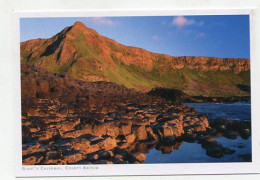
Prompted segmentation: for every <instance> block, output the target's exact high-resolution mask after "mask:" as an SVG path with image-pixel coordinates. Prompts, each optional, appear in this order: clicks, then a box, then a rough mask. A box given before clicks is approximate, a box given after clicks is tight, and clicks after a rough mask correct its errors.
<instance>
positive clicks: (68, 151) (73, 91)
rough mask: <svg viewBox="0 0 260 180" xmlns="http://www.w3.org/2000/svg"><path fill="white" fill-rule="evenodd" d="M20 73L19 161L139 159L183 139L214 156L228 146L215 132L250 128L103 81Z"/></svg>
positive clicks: (231, 133)
mask: <svg viewBox="0 0 260 180" xmlns="http://www.w3.org/2000/svg"><path fill="white" fill-rule="evenodd" d="M36 77H37V78H36ZM21 78H22V155H23V165H34V164H35V165H36V164H38V165H40V164H46V165H57V164H60V165H62V164H122V163H143V162H144V161H145V160H146V155H145V153H147V152H149V151H150V150H151V149H153V148H156V149H157V150H161V151H162V152H163V153H170V152H172V151H173V150H174V149H178V148H179V147H180V146H181V144H182V143H183V142H184V141H188V142H189V141H191V142H197V143H199V144H201V146H202V148H204V149H206V153H207V155H208V156H211V157H215V158H220V157H222V156H223V155H225V154H233V153H234V151H233V150H232V149H227V148H225V147H222V146H221V145H219V144H218V143H217V142H216V141H215V138H216V137H219V136H225V137H227V138H231V139H233V138H236V137H237V136H241V137H243V138H248V137H249V136H250V134H251V124H250V122H242V121H230V120H227V119H217V120H209V119H208V117H207V116H205V115H201V114H198V113H197V112H196V111H195V109H193V108H189V107H187V106H184V105H177V104H174V103H173V102H172V101H169V100H165V99H163V98H161V97H156V96H149V95H147V94H144V93H140V92H137V91H135V90H133V89H128V88H125V87H124V86H120V85H117V84H115V83H111V82H83V81H78V80H74V79H72V78H70V77H67V76H62V75H57V74H51V73H48V72H46V71H45V70H43V69H41V68H37V67H31V66H27V65H22V77H21ZM247 159H248V158H247Z"/></svg>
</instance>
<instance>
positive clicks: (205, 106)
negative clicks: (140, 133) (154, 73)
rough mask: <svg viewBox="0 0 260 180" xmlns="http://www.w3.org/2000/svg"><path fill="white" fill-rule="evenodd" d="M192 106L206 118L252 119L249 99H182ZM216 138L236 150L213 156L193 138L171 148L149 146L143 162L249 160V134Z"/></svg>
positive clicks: (225, 145)
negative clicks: (221, 155)
mask: <svg viewBox="0 0 260 180" xmlns="http://www.w3.org/2000/svg"><path fill="white" fill-rule="evenodd" d="M185 105H186V106H189V107H193V108H195V109H196V110H197V112H199V113H203V114H207V115H208V117H209V118H211V119H216V118H229V119H230V120H244V121H251V103H250V102H240V103H234V104H226V103H185ZM216 141H217V142H218V143H219V144H221V145H222V146H223V147H225V148H229V149H232V150H235V153H234V154H232V155H224V156H223V157H221V158H213V157H209V156H207V155H206V150H205V149H203V148H202V146H201V145H200V144H198V143H196V142H194V143H190V142H181V144H180V145H179V146H177V147H174V148H172V149H171V150H170V151H162V150H157V149H156V148H154V149H152V150H151V151H149V152H148V153H146V161H145V162H144V163H146V164H149V163H209V162H250V161H251V159H250V158H251V154H252V149H251V147H252V143H251V137H249V138H248V139H242V138H241V137H238V138H236V139H228V138H225V137H223V136H221V137H218V138H216Z"/></svg>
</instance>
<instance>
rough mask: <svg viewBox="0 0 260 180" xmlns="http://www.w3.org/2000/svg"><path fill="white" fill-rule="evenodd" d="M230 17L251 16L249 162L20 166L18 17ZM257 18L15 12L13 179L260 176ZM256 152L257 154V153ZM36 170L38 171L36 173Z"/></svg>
mask: <svg viewBox="0 0 260 180" xmlns="http://www.w3.org/2000/svg"><path fill="white" fill-rule="evenodd" d="M221 14H225V15H232V14H250V47H251V48H250V49H251V54H250V56H251V58H250V59H251V89H252V93H251V97H252V106H251V107H252V158H253V159H252V163H167V164H126V165H118V164H113V165H54V166H53V165H52V166H47V165H43V166H22V145H21V144H22V143H21V103H20V102H21V100H20V98H21V96H20V92H21V91H20V90H21V89H20V88H21V87H20V36H19V33H20V28H19V27H20V25H19V18H24V17H98V16H105V17H109V16H110V17H111V16H151V15H153V16H166V15H169V16H170V15H171V16H174V15H221ZM255 21H256V18H255V16H254V9H253V8H252V9H250V8H245V9H200V10H194V9H185V10H183V9H178V10H163V11H159V10H154V11H152V10H149V11H148V10H145V11H134V10H132V11H120V10H116V11H112V10H109V11H108V10H106V11H94V10H92V11H37V12H36V11H26V12H23V11H14V12H13V34H14V44H13V48H14V51H13V53H14V61H13V69H14V81H13V82H14V83H13V88H14V125H15V127H14V129H15V130H14V133H15V135H14V136H15V172H16V177H37V176H114V175H177V174H178V175H184V174H235V173H260V156H259V152H260V145H259V144H260V141H259V135H260V133H259V131H258V130H257V128H259V127H260V121H259V120H258V118H257V114H258V112H260V105H259V102H260V101H259V100H260V97H259V95H257V93H256V92H257V89H260V85H259V83H258V82H257V77H260V75H259V71H257V70H256V69H258V68H260V61H259V60H258V61H257V59H256V56H257V54H256V52H257V50H256V47H255V43H256V42H255V41H254V38H252V37H254V36H255V34H256V31H254V26H253V25H254V24H255ZM257 152H258V153H257ZM23 167H27V168H29V167H32V170H22V168H23ZM48 167H59V168H61V169H60V170H42V168H48ZM67 167H78V168H83V167H92V168H98V169H87V170H82V169H81V170H79V169H78V170H66V169H67ZM37 169H38V170H37Z"/></svg>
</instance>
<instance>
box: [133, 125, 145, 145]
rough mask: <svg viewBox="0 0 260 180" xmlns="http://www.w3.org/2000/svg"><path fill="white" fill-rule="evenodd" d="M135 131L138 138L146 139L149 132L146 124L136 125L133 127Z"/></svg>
mask: <svg viewBox="0 0 260 180" xmlns="http://www.w3.org/2000/svg"><path fill="white" fill-rule="evenodd" d="M133 133H134V134H135V136H136V139H138V140H139V141H140V140H146V139H147V138H148V137H147V132H146V128H145V126H135V127H133Z"/></svg>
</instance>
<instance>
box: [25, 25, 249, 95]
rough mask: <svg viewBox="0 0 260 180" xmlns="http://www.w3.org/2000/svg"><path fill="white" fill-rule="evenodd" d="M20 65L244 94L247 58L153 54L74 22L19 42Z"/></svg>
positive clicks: (89, 77)
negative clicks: (46, 35) (49, 34)
mask: <svg viewBox="0 0 260 180" xmlns="http://www.w3.org/2000/svg"><path fill="white" fill-rule="evenodd" d="M21 63H22V64H29V65H33V66H37V67H41V68H44V69H47V70H48V71H50V72H53V73H58V74H65V75H68V76H71V77H73V78H74V79H79V80H84V81H111V82H115V83H117V84H121V85H125V86H126V87H128V88H135V89H136V90H138V91H145V92H146V91H150V90H151V89H152V88H155V87H165V88H172V89H177V90H181V91H183V92H185V93H187V94H189V95H196V96H197V95H203V96H248V95H249V92H248V91H244V90H243V89H241V88H240V87H242V86H250V61H249V60H248V59H242V58H215V57H193V56H189V57H188V56H184V57H173V56H169V55H164V54H158V53H152V52H149V51H146V50H144V49H141V48H136V47H129V46H125V45H122V44H119V43H117V42H116V41H114V40H112V39H109V38H107V37H104V36H101V35H99V34H98V33H97V32H96V31H95V30H93V29H90V28H88V27H86V26H85V25H84V24H83V23H81V22H78V21H77V22H75V23H74V25H73V26H70V27H66V28H64V29H63V30H62V31H61V32H59V33H58V34H56V35H54V36H53V37H51V38H49V39H34V40H28V41H25V42H21Z"/></svg>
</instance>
